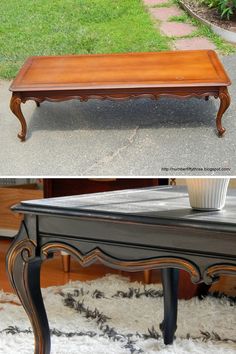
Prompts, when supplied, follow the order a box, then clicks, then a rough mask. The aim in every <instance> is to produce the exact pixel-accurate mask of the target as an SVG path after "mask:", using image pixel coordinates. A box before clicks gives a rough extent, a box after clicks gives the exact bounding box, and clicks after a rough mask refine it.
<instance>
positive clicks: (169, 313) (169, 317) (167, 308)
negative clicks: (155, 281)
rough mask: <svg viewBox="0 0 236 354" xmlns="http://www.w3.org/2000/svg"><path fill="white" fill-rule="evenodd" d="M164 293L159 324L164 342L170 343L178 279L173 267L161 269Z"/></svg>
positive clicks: (174, 321)
mask: <svg viewBox="0 0 236 354" xmlns="http://www.w3.org/2000/svg"><path fill="white" fill-rule="evenodd" d="M161 274H162V285H163V294H164V320H163V322H162V323H161V324H160V329H161V331H162V333H163V339H164V343H165V344H166V345H167V344H172V343H173V340H174V334H175V331H176V328H177V304H178V279H179V271H178V269H174V268H167V269H163V270H162V273H161Z"/></svg>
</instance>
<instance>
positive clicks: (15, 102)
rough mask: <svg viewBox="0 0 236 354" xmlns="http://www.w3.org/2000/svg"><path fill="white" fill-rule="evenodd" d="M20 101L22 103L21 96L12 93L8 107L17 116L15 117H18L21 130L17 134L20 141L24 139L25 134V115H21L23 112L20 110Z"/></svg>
mask: <svg viewBox="0 0 236 354" xmlns="http://www.w3.org/2000/svg"><path fill="white" fill-rule="evenodd" d="M21 103H22V100H21V98H20V97H19V96H17V95H15V94H14V93H13V95H12V98H11V102H10V109H11V111H12V113H13V114H14V115H15V116H16V117H17V119H19V121H20V124H21V131H20V133H19V134H18V135H17V136H18V138H19V139H21V141H25V136H26V133H27V125H26V121H25V117H24V116H23V113H22V111H21V107H20V105H21Z"/></svg>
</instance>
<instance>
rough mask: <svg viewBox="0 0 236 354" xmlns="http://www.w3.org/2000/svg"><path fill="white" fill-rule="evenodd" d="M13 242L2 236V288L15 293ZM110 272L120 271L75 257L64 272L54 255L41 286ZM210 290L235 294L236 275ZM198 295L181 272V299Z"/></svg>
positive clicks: (155, 274)
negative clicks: (10, 258) (10, 262)
mask: <svg viewBox="0 0 236 354" xmlns="http://www.w3.org/2000/svg"><path fill="white" fill-rule="evenodd" d="M10 244H11V241H10V240H6V239H2V238H0V269H1V271H0V289H3V290H4V291H5V292H13V289H12V287H11V285H10V283H9V280H8V276H7V273H6V271H5V269H6V264H5V257H6V253H7V250H8V248H9V247H10ZM107 273H111V274H119V271H117V270H114V269H111V268H108V267H105V266H104V265H102V264H94V265H92V266H90V267H88V268H83V267H81V266H80V265H79V263H78V262H77V261H76V260H75V259H73V258H72V260H71V271H70V272H69V273H65V272H64V271H63V268H62V259H61V255H60V254H55V255H54V257H53V259H50V260H46V261H45V262H44V263H43V265H42V270H41V287H43V288H44V287H48V286H52V285H63V284H66V283H67V282H69V281H70V280H72V281H74V280H81V281H86V280H92V279H96V278H99V277H103V276H104V275H106V274H107ZM122 274H123V275H124V276H128V277H130V279H131V280H132V281H134V280H137V281H144V273H143V272H137V273H128V272H122ZM160 281H161V277H160V271H156V270H153V271H152V274H151V282H152V283H160ZM210 290H211V291H221V292H224V293H226V294H228V295H231V296H236V277H235V276H234V277H233V276H227V277H221V279H220V281H219V282H218V283H216V284H214V285H213V286H212V287H211V289H210ZM196 294H197V286H196V285H193V284H192V283H191V281H190V278H189V275H188V273H186V272H183V271H181V276H180V284H179V298H185V299H187V298H191V297H192V296H195V295H196Z"/></svg>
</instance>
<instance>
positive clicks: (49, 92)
mask: <svg viewBox="0 0 236 354" xmlns="http://www.w3.org/2000/svg"><path fill="white" fill-rule="evenodd" d="M228 85H230V79H229V78H228V76H227V74H226V72H225V70H224V68H223V66H222V64H221V62H220V61H219V59H218V57H217V55H216V53H215V52H214V51H212V50H195V51H172V52H157V53H127V54H96V55H74V56H51V57H46V56H44V57H30V58H29V59H28V60H27V61H26V62H25V64H24V65H23V67H22V69H21V70H20V72H19V73H18V75H17V76H16V78H15V80H14V81H13V83H12V84H11V87H10V90H11V91H12V98H11V103H10V108H11V110H12V112H13V113H14V114H15V116H16V117H17V118H18V119H19V121H20V124H21V131H20V132H19V134H18V137H19V138H20V139H21V141H24V140H25V137H26V133H27V125H26V121H25V118H24V115H23V113H22V111H21V103H25V102H26V101H28V100H34V101H35V102H36V103H37V106H40V103H41V102H43V101H45V100H46V101H65V100H70V99H75V98H76V99H80V100H81V101H87V100H88V99H90V98H97V99H114V100H123V99H128V98H138V97H148V98H152V99H158V98H159V97H161V96H172V97H177V98H189V97H197V98H205V99H206V100H208V98H209V96H214V97H215V98H220V107H219V111H218V113H217V117H216V126H217V130H218V133H219V136H222V135H223V133H224V132H225V128H223V127H222V123H221V120H222V116H223V114H224V112H225V111H226V109H227V108H228V107H229V105H230V96H229V93H228V90H227V86H228Z"/></svg>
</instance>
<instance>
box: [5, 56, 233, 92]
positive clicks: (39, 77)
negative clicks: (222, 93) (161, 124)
mask: <svg viewBox="0 0 236 354" xmlns="http://www.w3.org/2000/svg"><path fill="white" fill-rule="evenodd" d="M228 85H230V79H229V78H228V76H227V74H226V72H225V70H224V68H223V65H222V64H221V62H220V60H219V59H218V57H217V54H216V53H215V52H214V51H213V50H194V51H169V52H154V53H126V54H94V55H67V56H39V57H30V58H29V59H28V60H27V61H26V62H25V64H24V65H23V67H22V69H21V70H20V72H19V73H18V75H17V77H16V78H15V80H14V81H13V83H12V85H11V87H10V90H11V91H14V92H16V91H17V92H24V91H58V90H95V89H96V90H98V89H100V90H101V89H102V90H106V89H132V88H133V89H134V88H135V89H142V88H155V87H156V88H164V87H192V86H198V87H200V86H201V87H202V86H203V87H204V86H228Z"/></svg>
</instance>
